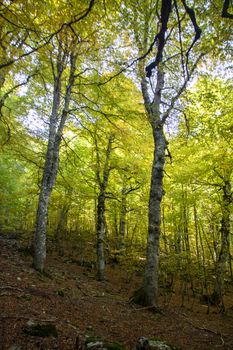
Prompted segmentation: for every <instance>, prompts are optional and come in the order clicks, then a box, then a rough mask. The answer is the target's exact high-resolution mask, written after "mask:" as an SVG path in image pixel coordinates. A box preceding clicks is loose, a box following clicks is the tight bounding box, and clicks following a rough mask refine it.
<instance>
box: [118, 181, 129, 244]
mask: <svg viewBox="0 0 233 350" xmlns="http://www.w3.org/2000/svg"><path fill="white" fill-rule="evenodd" d="M126 214H127V208H126V189H125V188H124V187H123V188H122V196H121V214H120V225H119V234H120V237H119V238H120V241H119V248H120V249H124V248H125V228H126Z"/></svg>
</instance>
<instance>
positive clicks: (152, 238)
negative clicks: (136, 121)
mask: <svg viewBox="0 0 233 350" xmlns="http://www.w3.org/2000/svg"><path fill="white" fill-rule="evenodd" d="M153 136H154V146H155V149H154V159H153V164H152V173H151V186H150V196H149V212H148V240H147V259H146V266H145V274H144V283H143V289H144V304H146V305H150V306H157V303H158V274H159V240H160V232H161V201H162V197H163V169H164V163H165V149H166V140H165V136H164V133H163V126H160V127H158V128H154V130H153Z"/></svg>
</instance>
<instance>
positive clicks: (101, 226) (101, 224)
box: [95, 135, 113, 281]
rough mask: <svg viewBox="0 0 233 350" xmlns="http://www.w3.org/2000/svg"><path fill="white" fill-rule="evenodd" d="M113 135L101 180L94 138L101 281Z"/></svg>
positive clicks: (99, 278)
mask: <svg viewBox="0 0 233 350" xmlns="http://www.w3.org/2000/svg"><path fill="white" fill-rule="evenodd" d="M112 142H113V135H110V136H109V139H108V146H107V150H106V157H105V163H104V170H103V178H102V179H101V176H100V158H99V149H98V144H97V138H96V137H95V143H96V156H97V169H96V177H97V183H98V185H99V195H98V200H97V215H96V239H97V247H96V251H97V279H98V280H99V281H103V280H104V279H105V274H104V272H105V257H104V240H105V236H106V220H105V199H106V188H107V185H108V180H109V174H110V165H109V162H110V156H111V152H112Z"/></svg>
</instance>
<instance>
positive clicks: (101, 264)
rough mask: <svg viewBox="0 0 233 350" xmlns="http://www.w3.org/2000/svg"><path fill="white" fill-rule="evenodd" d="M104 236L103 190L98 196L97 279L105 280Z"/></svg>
mask: <svg viewBox="0 0 233 350" xmlns="http://www.w3.org/2000/svg"><path fill="white" fill-rule="evenodd" d="M104 238H105V192H104V191H101V192H100V194H99V196H98V204H97V279H98V281H103V280H104V270H105V257H104Z"/></svg>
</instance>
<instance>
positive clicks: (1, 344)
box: [0, 236, 233, 350]
mask: <svg viewBox="0 0 233 350" xmlns="http://www.w3.org/2000/svg"><path fill="white" fill-rule="evenodd" d="M19 248H20V244H19V242H18V241H17V240H16V239H12V238H9V237H3V236H0V350H8V349H21V350H31V349H41V350H42V349H44V350H49V349H51V350H52V349H61V350H73V349H74V347H75V340H76V337H77V335H78V334H83V335H86V334H88V335H93V336H99V337H100V338H101V339H105V340H109V341H116V342H120V343H122V344H125V345H126V346H128V348H129V349H133V348H134V346H135V344H136V342H137V339H138V338H139V337H140V336H145V337H149V338H159V339H161V340H165V341H167V342H169V343H171V344H174V345H175V346H177V347H178V348H179V349H182V350H196V349H198V350H207V349H208V350H210V349H224V350H230V349H233V338H232V334H233V322H232V321H233V311H232V308H230V307H229V308H228V312H227V314H226V315H220V314H217V313H216V312H215V311H214V310H211V311H210V314H209V315H207V314H206V307H205V306H202V305H199V304H197V303H196V304H195V305H196V306H195V312H194V311H190V305H187V306H186V308H184V307H183V308H181V307H180V306H179V302H178V301H177V300H178V299H179V300H180V296H175V295H174V296H172V299H171V300H170V303H169V307H165V306H164V307H162V311H163V312H162V314H158V313H157V314H155V313H153V312H151V311H150V310H148V309H146V308H141V307H138V306H134V305H130V304H129V302H128V300H129V297H130V295H131V294H132V292H133V291H134V290H135V288H137V287H138V286H140V279H139V278H138V277H137V278H136V277H134V278H131V279H129V278H128V277H127V274H126V272H125V271H123V270H121V269H120V268H119V267H115V268H113V267H108V269H107V281H105V282H104V283H103V282H97V281H96V280H95V271H94V269H90V268H88V267H80V266H78V265H77V264H74V263H71V262H69V259H67V258H65V257H59V256H57V255H55V254H53V256H50V257H48V275H47V276H42V275H40V274H39V273H38V272H36V271H35V270H34V269H32V267H31V263H32V259H31V257H30V256H25V255H23V254H22V252H20V249H19ZM232 304H233V301H232ZM229 305H230V303H229ZM28 321H34V322H40V323H46V324H54V325H56V328H57V331H58V337H57V338H52V337H45V338H41V337H36V336H29V335H26V334H24V333H23V329H24V328H25V325H26V324H27V322H28ZM13 345H14V346H15V347H13ZM16 346H18V348H17V347H16Z"/></svg>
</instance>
